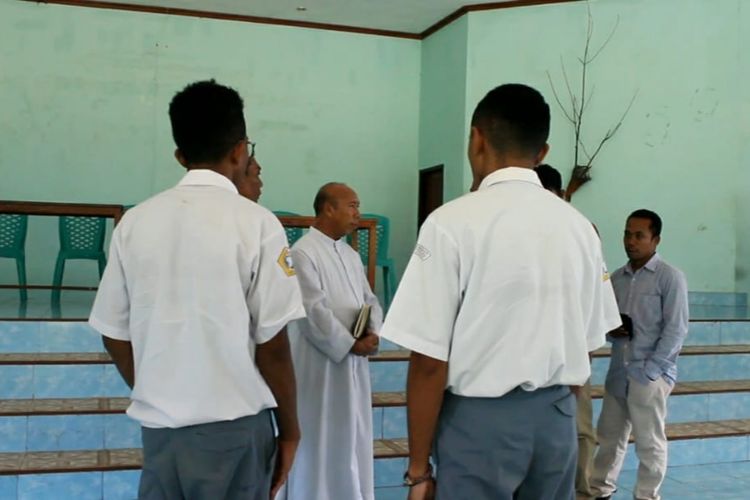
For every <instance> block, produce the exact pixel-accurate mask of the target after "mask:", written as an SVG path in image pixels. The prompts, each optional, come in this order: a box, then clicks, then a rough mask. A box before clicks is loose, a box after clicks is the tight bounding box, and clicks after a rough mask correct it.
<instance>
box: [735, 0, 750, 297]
mask: <svg viewBox="0 0 750 500" xmlns="http://www.w3.org/2000/svg"><path fill="white" fill-rule="evenodd" d="M738 14H739V15H738V16H737V19H736V20H735V23H736V25H737V26H738V27H739V30H740V35H739V44H738V47H737V51H738V59H739V71H740V75H739V78H738V79H737V85H738V88H739V91H740V99H739V105H738V106H737V111H738V114H739V130H740V134H741V135H740V146H741V147H740V150H739V152H738V160H737V167H738V168H737V172H736V175H737V182H736V186H737V198H736V200H737V204H736V210H737V213H736V215H737V219H736V224H737V225H736V232H737V263H736V268H737V290H738V291H741V292H750V86H748V82H750V59H748V57H747V49H748V48H749V47H750V28H748V26H750V5H748V3H747V2H741V1H740V2H739V13H738Z"/></svg>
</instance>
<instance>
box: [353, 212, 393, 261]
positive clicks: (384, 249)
mask: <svg viewBox="0 0 750 500" xmlns="http://www.w3.org/2000/svg"><path fill="white" fill-rule="evenodd" d="M360 219H376V220H377V221H378V223H377V226H376V227H375V235H376V237H377V241H378V249H377V252H378V254H377V264H378V265H381V264H382V263H385V262H386V261H387V260H388V243H389V240H390V227H391V223H390V220H389V219H388V217H386V216H385V215H379V214H361V215H360ZM369 236H370V234H369V233H368V232H367V231H365V230H359V231H357V238H358V243H359V256H360V257H361V258H362V262H363V263H367V248H368V246H367V244H368V243H369Z"/></svg>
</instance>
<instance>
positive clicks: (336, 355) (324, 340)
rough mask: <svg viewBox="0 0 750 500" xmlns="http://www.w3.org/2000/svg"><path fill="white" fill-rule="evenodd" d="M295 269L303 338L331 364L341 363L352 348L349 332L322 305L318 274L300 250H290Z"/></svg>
mask: <svg viewBox="0 0 750 500" xmlns="http://www.w3.org/2000/svg"><path fill="white" fill-rule="evenodd" d="M292 255H293V256H294V261H295V263H296V265H297V273H298V276H299V284H300V287H301V288H302V297H303V301H304V304H305V311H306V312H307V326H308V328H305V331H304V335H305V338H306V339H307V340H309V341H310V342H312V343H313V345H315V347H317V348H318V349H319V350H320V351H321V352H322V353H324V354H325V355H326V356H327V357H328V358H330V359H331V360H332V361H334V362H336V363H339V362H341V361H342V360H343V359H344V358H345V357H346V355H347V354H349V351H351V349H352V346H353V345H354V341H355V339H354V337H353V336H352V334H351V332H349V329H348V328H347V327H346V326H345V325H344V324H343V323H341V321H339V320H338V318H336V316H335V315H334V314H333V311H331V309H330V308H329V307H328V305H327V302H326V293H325V291H324V290H323V286H322V285H321V281H320V273H319V272H318V269H317V268H316V267H315V263H314V262H313V260H312V259H311V258H310V257H309V256H308V255H306V254H305V253H304V252H302V251H301V250H298V249H296V248H294V249H292Z"/></svg>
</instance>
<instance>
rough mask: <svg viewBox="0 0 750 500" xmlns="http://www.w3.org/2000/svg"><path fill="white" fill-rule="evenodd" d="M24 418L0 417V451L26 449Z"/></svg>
mask: <svg viewBox="0 0 750 500" xmlns="http://www.w3.org/2000/svg"><path fill="white" fill-rule="evenodd" d="M26 418H27V417H0V452H9V451H15V452H21V451H26ZM0 498H2V497H1V496H0Z"/></svg>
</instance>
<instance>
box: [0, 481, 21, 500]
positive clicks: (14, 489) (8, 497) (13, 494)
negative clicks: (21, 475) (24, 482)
mask: <svg viewBox="0 0 750 500" xmlns="http://www.w3.org/2000/svg"><path fill="white" fill-rule="evenodd" d="M17 497H18V476H0V498H2V499H3V500H16V498H17Z"/></svg>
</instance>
